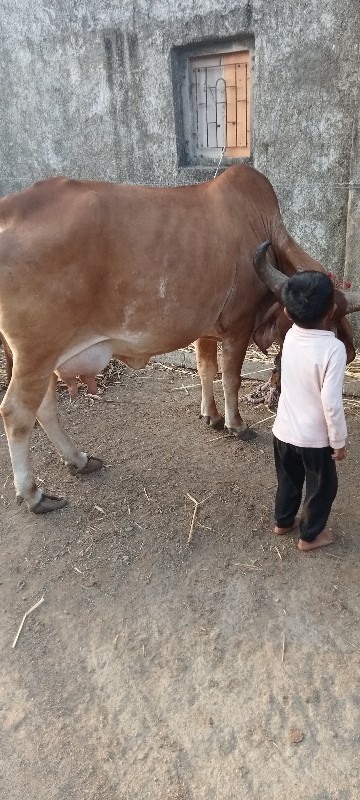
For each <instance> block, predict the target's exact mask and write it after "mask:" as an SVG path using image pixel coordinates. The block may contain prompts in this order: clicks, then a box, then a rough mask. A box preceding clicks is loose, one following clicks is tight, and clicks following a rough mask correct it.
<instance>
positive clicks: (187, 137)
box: [172, 34, 255, 168]
mask: <svg viewBox="0 0 360 800" xmlns="http://www.w3.org/2000/svg"><path fill="white" fill-rule="evenodd" d="M242 52H248V53H249V59H248V64H249V70H248V90H249V95H250V98H249V112H248V113H249V148H248V150H247V152H246V153H244V154H243V155H241V154H239V153H237V154H234V155H233V154H231V155H229V154H226V151H225V152H223V151H222V149H221V148H220V147H217V148H216V149H215V148H214V149H211V148H206V151H205V148H204V153H201V152H199V149H200V148H197V146H196V141H195V139H196V130H195V126H194V109H193V96H192V89H191V71H192V70H191V64H192V63H194V62H195V61H196V59H205V58H211V57H216V58H218V57H219V56H225V57H226V58H227V57H232V54H235V53H242ZM254 53H255V40H254V36H253V35H250V34H248V35H246V36H245V35H244V36H242V37H237V38H236V39H232V40H220V41H217V42H208V43H200V44H197V45H193V46H188V47H181V48H174V49H173V52H172V73H173V89H174V110H175V129H176V144H177V155H178V166H179V167H193V168H194V167H195V168H201V167H202V168H204V167H209V166H210V167H211V166H214V165H217V164H218V163H219V160H220V158H221V164H222V166H228V165H230V164H234V163H239V162H241V163H243V162H245V163H252V160H253V147H252V138H253V137H252V128H253V125H252V115H253V96H254V80H253V74H254V59H255V55H254ZM227 149H228V148H227ZM221 156H222V157H221Z"/></svg>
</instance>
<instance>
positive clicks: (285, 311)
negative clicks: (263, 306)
mask: <svg viewBox="0 0 360 800" xmlns="http://www.w3.org/2000/svg"><path fill="white" fill-rule="evenodd" d="M284 314H285V317H287V318H288V319H289V320H290V322H294V320H293V318H292V316H291V314H290V312H289V311H288V310H287V308H286V306H285V308H284Z"/></svg>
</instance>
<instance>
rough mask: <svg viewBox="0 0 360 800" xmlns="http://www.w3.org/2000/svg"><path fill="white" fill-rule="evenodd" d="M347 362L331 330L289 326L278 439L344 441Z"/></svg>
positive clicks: (306, 443) (314, 443) (309, 443)
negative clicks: (344, 386) (343, 399)
mask: <svg viewBox="0 0 360 800" xmlns="http://www.w3.org/2000/svg"><path fill="white" fill-rule="evenodd" d="M345 366H346V351H345V347H344V345H343V343H342V342H340V341H339V340H338V339H336V337H335V334H334V333H332V331H319V330H314V329H309V328H300V327H299V326H298V325H295V324H294V325H293V326H292V328H290V330H289V331H288V332H287V334H286V336H285V341H284V346H283V351H282V357H281V394H280V399H279V405H278V411H277V415H276V419H275V423H274V427H273V433H274V435H275V436H276V437H277V439H280V440H281V441H282V442H287V443H288V444H294V445H297V446H298V447H328V446H329V445H330V446H331V447H333V448H334V450H339V449H340V448H341V447H344V446H345V439H346V435H347V430H346V422H345V414H344V406H343V401H342V389H343V382H344V372H345Z"/></svg>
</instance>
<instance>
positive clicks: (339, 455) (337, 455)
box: [332, 447, 346, 461]
mask: <svg viewBox="0 0 360 800" xmlns="http://www.w3.org/2000/svg"><path fill="white" fill-rule="evenodd" d="M332 458H333V459H334V461H344V458H346V447H340V449H339V450H334V452H333V454H332Z"/></svg>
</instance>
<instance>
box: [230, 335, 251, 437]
mask: <svg viewBox="0 0 360 800" xmlns="http://www.w3.org/2000/svg"><path fill="white" fill-rule="evenodd" d="M250 335H251V330H250V332H249V334H247V333H246V334H245V335H242V336H241V337H239V338H238V337H236V338H226V339H223V343H222V382H223V389H224V398H225V428H226V429H227V430H228V431H229V433H232V434H234V435H235V436H237V437H238V438H239V439H243V441H249V440H251V439H254V438H255V436H256V434H255V433H254V431H252V430H251V429H250V428H249V427H248V425H247V424H246V422H244V420H243V419H242V418H241V416H240V413H239V389H240V386H241V369H242V365H243V362H244V358H245V353H246V349H247V345H248V342H249V338H250Z"/></svg>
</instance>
